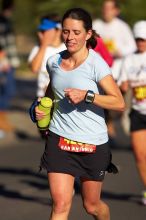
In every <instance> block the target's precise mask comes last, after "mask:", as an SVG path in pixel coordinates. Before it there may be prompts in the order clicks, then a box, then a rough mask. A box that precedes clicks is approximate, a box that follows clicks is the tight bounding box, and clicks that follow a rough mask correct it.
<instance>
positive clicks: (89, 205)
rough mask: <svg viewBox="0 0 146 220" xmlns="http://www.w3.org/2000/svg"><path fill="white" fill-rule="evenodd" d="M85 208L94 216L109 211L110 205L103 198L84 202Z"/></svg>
mask: <svg viewBox="0 0 146 220" xmlns="http://www.w3.org/2000/svg"><path fill="white" fill-rule="evenodd" d="M84 208H85V210H86V212H87V213H88V214H90V215H93V216H98V215H100V214H101V213H108V212H109V207H108V206H107V205H106V204H105V203H104V202H102V201H101V200H99V201H96V202H84Z"/></svg>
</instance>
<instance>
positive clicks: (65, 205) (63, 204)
mask: <svg viewBox="0 0 146 220" xmlns="http://www.w3.org/2000/svg"><path fill="white" fill-rule="evenodd" d="M70 206H71V201H64V200H63V199H61V200H57V201H54V202H53V211H54V212H55V213H56V214H60V213H65V212H69V209H70Z"/></svg>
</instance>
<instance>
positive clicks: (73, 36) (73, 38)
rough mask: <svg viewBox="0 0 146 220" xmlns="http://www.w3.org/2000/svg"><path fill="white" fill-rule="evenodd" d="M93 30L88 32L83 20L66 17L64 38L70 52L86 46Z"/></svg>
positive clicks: (63, 29)
mask: <svg viewBox="0 0 146 220" xmlns="http://www.w3.org/2000/svg"><path fill="white" fill-rule="evenodd" d="M91 35H92V30H89V31H88V32H87V31H86V30H85V28H84V26H83V22H82V21H80V20H75V19H72V18H66V19H65V20H64V22H63V28H62V38H63V41H64V43H65V45H66V47H67V50H68V51H69V52H70V53H75V52H77V51H79V50H80V49H82V48H83V47H86V41H87V40H88V39H89V38H90V37H91Z"/></svg>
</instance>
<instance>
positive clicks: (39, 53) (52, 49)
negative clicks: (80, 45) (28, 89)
mask: <svg viewBox="0 0 146 220" xmlns="http://www.w3.org/2000/svg"><path fill="white" fill-rule="evenodd" d="M37 35H38V39H39V44H38V45H36V46H34V48H33V49H32V51H31V52H30V55H29V57H28V63H29V65H30V67H31V70H32V72H34V73H37V74H38V89H37V97H43V96H44V95H45V90H46V88H47V86H48V83H49V74H48V73H47V70H46V63H47V59H48V58H49V57H50V56H52V55H54V54H55V53H58V52H60V51H62V50H65V49H66V47H65V45H64V43H63V42H62V39H61V24H60V20H59V18H58V16H57V15H56V14H52V15H47V16H43V17H42V18H41V21H40V24H39V26H38V28H37Z"/></svg>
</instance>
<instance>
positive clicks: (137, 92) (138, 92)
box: [133, 86, 146, 101]
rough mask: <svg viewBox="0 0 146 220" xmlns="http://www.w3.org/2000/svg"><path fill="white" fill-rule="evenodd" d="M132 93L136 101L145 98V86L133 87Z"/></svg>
mask: <svg viewBox="0 0 146 220" xmlns="http://www.w3.org/2000/svg"><path fill="white" fill-rule="evenodd" d="M133 94H134V97H135V99H136V100H137V101H143V100H145V99H146V86H138V87H135V88H133Z"/></svg>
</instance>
